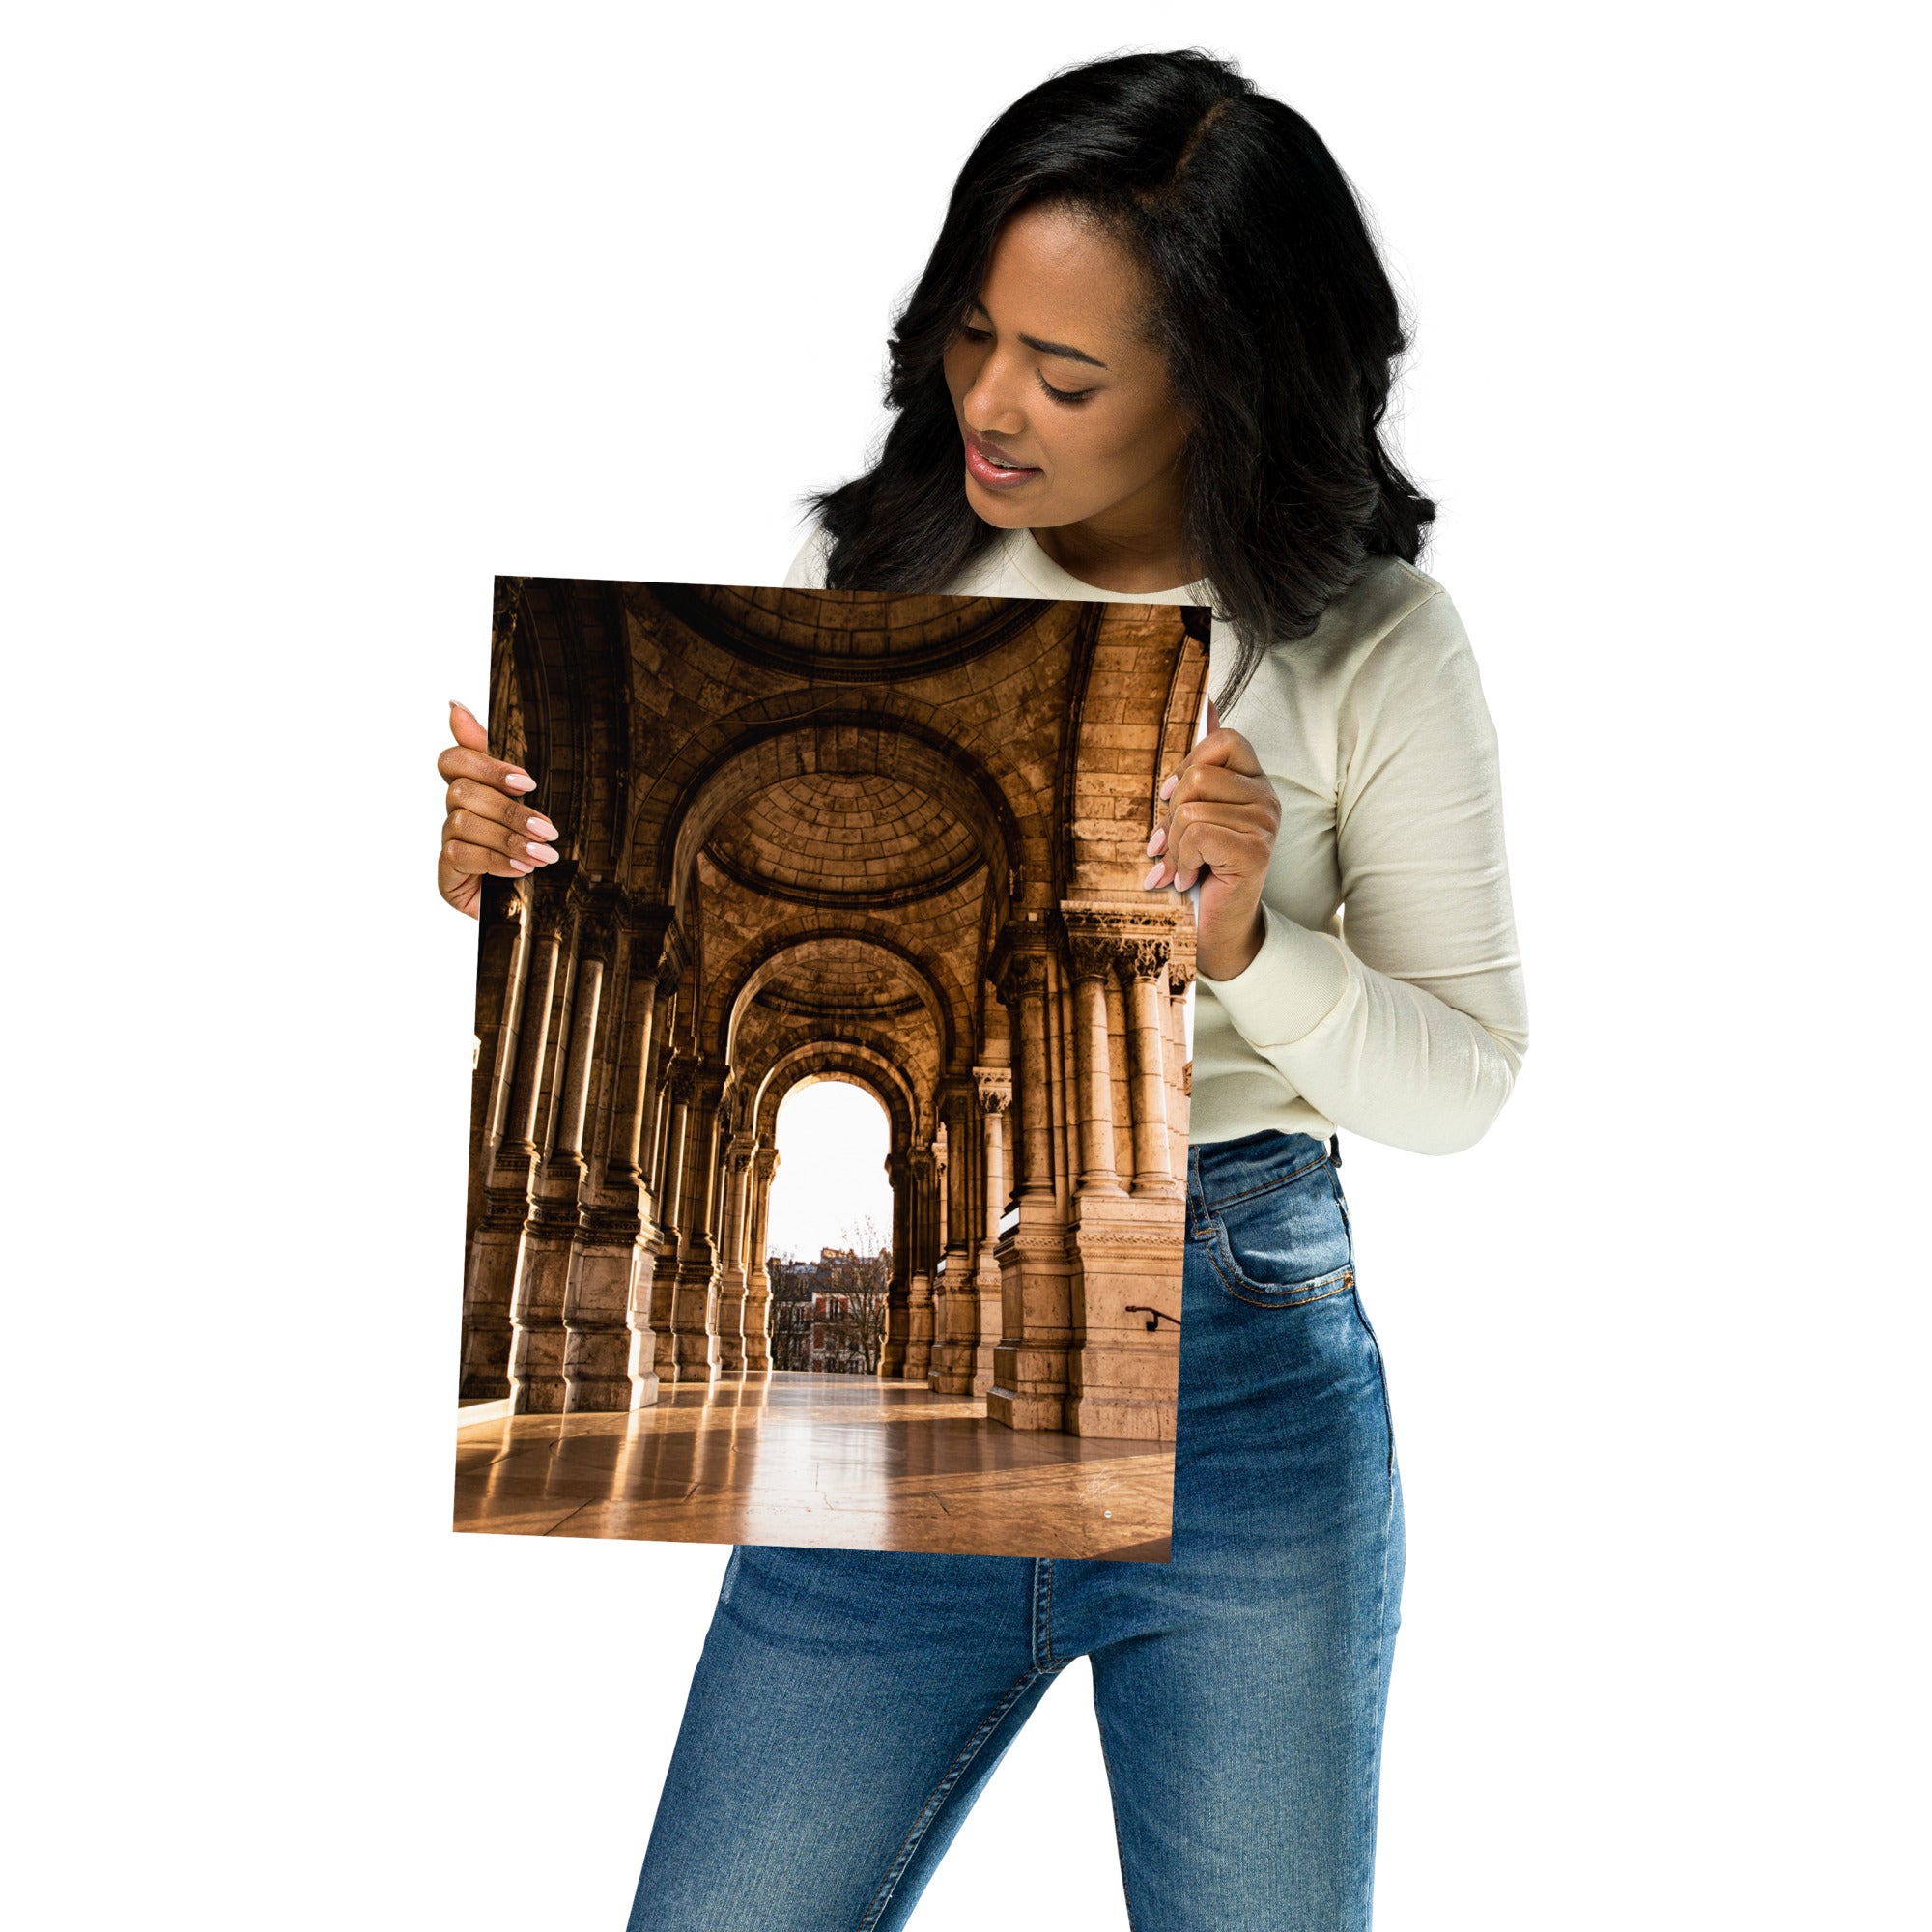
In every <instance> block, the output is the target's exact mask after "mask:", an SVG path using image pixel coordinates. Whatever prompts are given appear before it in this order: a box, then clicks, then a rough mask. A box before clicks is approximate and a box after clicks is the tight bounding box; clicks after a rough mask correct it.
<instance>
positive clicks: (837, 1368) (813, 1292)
mask: <svg viewBox="0 0 1932 1932" xmlns="http://www.w3.org/2000/svg"><path fill="white" fill-rule="evenodd" d="M892 1271H893V1257H892V1250H891V1249H890V1248H886V1249H882V1250H881V1251H880V1252H879V1253H878V1254H875V1255H862V1254H860V1253H859V1252H858V1251H857V1250H856V1249H853V1248H821V1249H819V1251H818V1259H817V1260H816V1261H815V1262H793V1261H786V1260H784V1259H783V1258H782V1257H781V1256H779V1255H773V1256H771V1257H770V1258H769V1260H767V1262H766V1264H765V1273H766V1277H767V1279H768V1280H769V1281H770V1283H771V1294H772V1328H771V1345H772V1367H773V1368H775V1369H809V1370H812V1371H815V1372H817V1373H819V1374H823V1375H849V1376H867V1375H873V1374H875V1373H876V1372H877V1370H878V1365H879V1348H880V1343H881V1342H882V1340H883V1338H884V1335H885V1326H886V1306H887V1300H886V1292H887V1287H888V1284H889V1283H890V1282H891V1280H892Z"/></svg>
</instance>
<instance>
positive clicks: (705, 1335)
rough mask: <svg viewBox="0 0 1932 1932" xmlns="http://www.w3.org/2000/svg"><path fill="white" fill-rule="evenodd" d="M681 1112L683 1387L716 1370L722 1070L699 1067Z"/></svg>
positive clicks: (677, 1339) (674, 1328) (675, 1365)
mask: <svg viewBox="0 0 1932 1932" xmlns="http://www.w3.org/2000/svg"><path fill="white" fill-rule="evenodd" d="M690 1078H691V1092H690V1097H689V1098H688V1099H687V1100H686V1102H685V1106H684V1178H683V1185H682V1187H681V1189H680V1190H679V1192H680V1199H681V1202H682V1206H681V1207H680V1208H679V1210H678V1243H677V1280H676V1287H675V1290H674V1293H673V1298H672V1304H671V1320H670V1326H671V1374H672V1377H673V1378H674V1379H676V1380H678V1381H681V1382H688V1381H709V1380H710V1379H711V1378H712V1376H713V1375H715V1374H716V1373H717V1369H718V1330H717V1308H716V1305H715V1302H714V1298H713V1288H712V1283H713V1278H714V1276H715V1274H716V1272H717V1262H718V1257H717V1252H716V1249H715V1247H714V1244H713V1241H712V1236H711V1226H710V1207H711V1180H712V1173H713V1169H714V1167H715V1165H716V1161H717V1142H718V1133H717V1126H718V1102H719V1099H720V1096H721V1095H722V1094H724V1091H725V1067H723V1066H721V1065H718V1064H717V1063H716V1062H715V1061H697V1062H696V1063H694V1064H693V1066H692V1071H691V1076H690Z"/></svg>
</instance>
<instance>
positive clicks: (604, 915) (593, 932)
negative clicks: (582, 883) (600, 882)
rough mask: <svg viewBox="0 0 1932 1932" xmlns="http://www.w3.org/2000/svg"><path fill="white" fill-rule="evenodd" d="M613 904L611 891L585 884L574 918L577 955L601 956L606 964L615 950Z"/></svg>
mask: <svg viewBox="0 0 1932 1932" xmlns="http://www.w3.org/2000/svg"><path fill="white" fill-rule="evenodd" d="M616 939H617V906H616V901H615V896H614V895H613V894H612V892H611V890H610V889H608V888H605V887H585V888H584V890H583V892H582V895H581V898H580V903H579V910H578V917H577V952H578V956H579V957H580V958H590V959H601V960H603V961H604V962H605V964H606V965H609V964H610V962H611V954H612V952H614V951H615V949H616Z"/></svg>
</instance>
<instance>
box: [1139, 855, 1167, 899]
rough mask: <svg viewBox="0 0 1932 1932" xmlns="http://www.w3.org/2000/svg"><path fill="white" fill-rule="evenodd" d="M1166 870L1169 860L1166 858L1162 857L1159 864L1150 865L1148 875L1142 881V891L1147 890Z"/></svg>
mask: <svg viewBox="0 0 1932 1932" xmlns="http://www.w3.org/2000/svg"><path fill="white" fill-rule="evenodd" d="M1166 870H1167V861H1166V860H1165V859H1162V860H1161V861H1160V862H1159V863H1158V864H1157V865H1155V866H1153V867H1150V869H1149V871H1148V875H1147V877H1146V878H1144V879H1143V880H1142V881H1141V891H1142V892H1146V891H1147V889H1148V888H1149V887H1150V886H1151V885H1152V884H1154V882H1155V881H1156V880H1158V879H1159V877H1160V875H1161V874H1162V873H1163V872H1164V871H1166Z"/></svg>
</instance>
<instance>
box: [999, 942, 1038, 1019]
mask: <svg viewBox="0 0 1932 1932" xmlns="http://www.w3.org/2000/svg"><path fill="white" fill-rule="evenodd" d="M993 985H994V990H995V991H996V992H997V993H998V994H999V999H1000V1004H1001V1005H1002V1006H1003V1007H1012V1006H1017V1005H1018V1004H1019V1003H1020V1001H1021V1000H1023V999H1028V998H1037V997H1038V996H1039V995H1040V994H1042V993H1044V992H1045V991H1046V954H1045V953H1044V952H1039V951H1037V950H1036V949H1032V948H1029V949H1028V950H1027V951H1026V952H1011V953H1009V954H1008V956H1007V958H1006V960H1005V962H1004V964H1003V967H1002V970H1001V972H1000V976H999V978H998V979H997V980H994V982H993Z"/></svg>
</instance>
